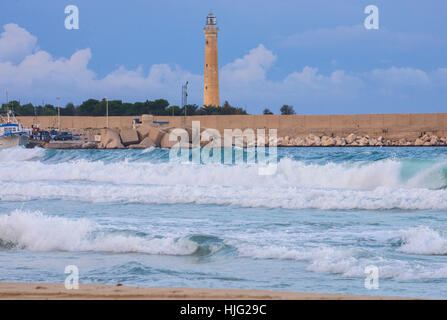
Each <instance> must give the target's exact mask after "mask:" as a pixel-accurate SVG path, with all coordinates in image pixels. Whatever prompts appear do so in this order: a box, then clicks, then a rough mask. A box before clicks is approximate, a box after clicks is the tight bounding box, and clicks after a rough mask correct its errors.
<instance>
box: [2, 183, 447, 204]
mask: <svg viewBox="0 0 447 320" xmlns="http://www.w3.org/2000/svg"><path fill="white" fill-rule="evenodd" d="M0 199H1V200H7V201H27V200H37V199H46V200H53V199H62V200H74V201H88V202H134V203H157V204H163V203H167V204H175V203H195V204H216V205H235V206H242V207H267V208H284V209H307V208H314V209H323V210H338V209H339V210H351V209H366V210H383V209H394V208H399V209H408V210H415V209H418V210H427V209H428V210H430V209H439V210H444V209H446V208H447V191H446V190H426V189H389V188H377V189H376V190H373V191H361V190H357V191H355V190H354V191H351V190H325V189H309V188H293V187H290V188H281V187H276V188H275V187H271V188H268V187H252V188H245V187H232V188H228V187H225V186H208V187H203V186H187V185H164V186H163V185H162V186H160V185H143V186H141V185H117V184H85V183H77V182H72V183H52V182H46V181H38V182H30V183H26V184H23V183H17V182H7V183H5V186H4V190H3V191H2V194H1V195H0Z"/></svg>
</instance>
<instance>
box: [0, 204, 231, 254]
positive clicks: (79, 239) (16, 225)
mask: <svg viewBox="0 0 447 320" xmlns="http://www.w3.org/2000/svg"><path fill="white" fill-rule="evenodd" d="M223 247H224V245H223V243H222V241H220V240H219V239H216V238H215V237H211V236H205V235H203V236H199V235H192V236H188V237H161V236H149V235H144V234H141V233H139V234H135V232H130V231H126V230H103V229H101V228H100V226H98V225H96V224H95V223H93V222H91V221H90V220H87V219H79V220H70V219H67V218H63V217H57V216H47V215H44V214H42V213H41V212H38V211H20V210H15V211H13V212H11V213H10V214H5V215H1V216H0V248H2V249H24V250H31V251H96V252H111V253H131V252H137V253H146V254H157V255H179V256H183V255H195V256H203V255H210V254H214V253H216V252H218V251H219V250H221V249H222V248H223Z"/></svg>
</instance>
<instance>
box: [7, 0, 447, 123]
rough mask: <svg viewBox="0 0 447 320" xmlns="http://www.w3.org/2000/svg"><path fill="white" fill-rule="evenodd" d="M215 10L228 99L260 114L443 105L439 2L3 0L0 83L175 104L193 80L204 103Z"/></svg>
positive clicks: (51, 95) (79, 96) (446, 76)
mask: <svg viewBox="0 0 447 320" xmlns="http://www.w3.org/2000/svg"><path fill="white" fill-rule="evenodd" d="M369 4H374V5H376V6H377V7H378V8H379V17H380V29H379V30H366V29H365V28H364V27H363V21H364V19H365V17H366V16H367V15H366V14H364V12H363V11H364V8H365V7H366V6H367V5H369ZM67 5H76V6H78V8H79V11H80V12H79V25H80V29H79V30H66V29H65V27H64V20H65V17H66V14H65V13H64V9H65V7H66V6H67ZM210 10H212V11H213V12H214V13H215V14H216V16H217V22H218V26H219V28H220V33H219V39H218V41H219V64H220V81H221V83H220V85H221V100H222V101H221V102H223V101H224V100H228V101H229V102H230V103H231V104H233V105H236V106H240V107H244V108H246V109H247V111H248V112H249V113H252V114H256V113H261V112H262V110H263V109H264V108H266V107H267V108H270V109H271V110H272V111H274V112H275V113H277V112H278V111H279V108H280V107H281V105H282V104H291V105H293V106H294V107H295V109H296V111H297V113H300V114H343V113H397V112H445V109H446V108H445V107H446V106H447V90H446V89H447V59H446V57H447V36H446V34H445V30H447V21H446V17H447V3H446V2H445V1H440V0H426V1H404V0H386V1H379V0H368V1H363V0H343V1H341V0H337V1H322V0H313V1H310V0H309V1H296V0H295V1H289V0H279V1H263V0H258V1H254V0H239V1H233V0H224V1H217V0H215V1H202V0H187V1H174V0H166V1H148V0H145V1H143V0H128V1H105V0H95V1H91V0H67V1H64V0H4V1H2V2H1V3H0V33H2V34H1V36H0V87H1V88H8V90H9V92H10V96H11V98H14V99H18V100H20V101H21V102H29V101H31V102H33V103H41V102H42V101H43V100H44V101H45V102H50V103H55V102H56V98H55V97H56V96H60V97H61V101H62V102H63V103H64V104H65V103H67V102H74V103H80V102H81V101H83V100H85V99H87V98H90V97H94V98H97V99H101V98H102V97H104V96H108V97H109V98H110V99H122V100H126V101H135V100H145V99H157V98H167V99H168V100H169V101H170V102H171V104H179V103H180V94H181V84H182V83H183V82H184V81H186V80H189V83H190V95H189V102H190V103H197V104H199V105H200V104H201V102H202V90H203V79H202V78H203V58H204V57H203V51H204V47H203V45H204V37H203V32H202V29H203V27H204V23H205V17H206V15H207V14H208V12H209V11H210ZM1 100H2V101H3V100H4V99H3V97H2V99H1Z"/></svg>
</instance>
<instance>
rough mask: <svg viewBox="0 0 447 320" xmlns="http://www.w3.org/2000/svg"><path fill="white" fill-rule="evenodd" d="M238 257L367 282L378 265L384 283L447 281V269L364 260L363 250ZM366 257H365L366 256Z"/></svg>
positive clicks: (281, 250)
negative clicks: (286, 262) (368, 271)
mask: <svg viewBox="0 0 447 320" xmlns="http://www.w3.org/2000/svg"><path fill="white" fill-rule="evenodd" d="M236 246H237V248H238V254H239V255H240V256H243V257H251V258H255V259H288V260H296V261H301V262H304V263H307V266H306V270H308V271H312V272H317V273H332V274H337V275H340V276H342V277H348V278H365V268H366V267H367V266H369V265H376V266H377V267H378V268H379V277H380V278H381V279H396V280H410V279H438V278H445V277H447V266H445V264H443V265H439V264H438V265H420V264H419V265H418V264H412V263H409V262H408V261H404V260H399V259H389V258H383V257H381V256H374V257H368V258H366V257H363V255H364V253H365V252H363V251H362V250H361V249H360V248H350V247H331V246H320V247H299V248H287V247H281V246H254V245H249V244H239V245H236ZM362 253H363V254H362Z"/></svg>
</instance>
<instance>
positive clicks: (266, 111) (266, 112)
mask: <svg viewBox="0 0 447 320" xmlns="http://www.w3.org/2000/svg"><path fill="white" fill-rule="evenodd" d="M262 113H263V114H273V112H271V111H270V109H268V108H265V109H264V111H263V112H262Z"/></svg>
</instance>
